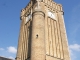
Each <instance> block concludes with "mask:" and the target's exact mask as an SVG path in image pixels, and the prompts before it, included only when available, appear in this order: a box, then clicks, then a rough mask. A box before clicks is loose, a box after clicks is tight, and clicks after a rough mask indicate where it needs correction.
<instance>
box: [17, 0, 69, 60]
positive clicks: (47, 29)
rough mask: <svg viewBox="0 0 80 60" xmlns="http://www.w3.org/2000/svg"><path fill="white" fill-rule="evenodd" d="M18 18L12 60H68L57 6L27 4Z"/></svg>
mask: <svg viewBox="0 0 80 60" xmlns="http://www.w3.org/2000/svg"><path fill="white" fill-rule="evenodd" d="M20 18H21V27H20V34H19V41H18V50H17V57H16V60H70V56H69V51H68V41H67V37H66V30H65V25H64V18H63V9H62V5H61V4H57V3H55V2H54V1H52V0H30V2H29V4H28V5H27V6H26V7H25V8H24V9H22V11H21V16H20Z"/></svg>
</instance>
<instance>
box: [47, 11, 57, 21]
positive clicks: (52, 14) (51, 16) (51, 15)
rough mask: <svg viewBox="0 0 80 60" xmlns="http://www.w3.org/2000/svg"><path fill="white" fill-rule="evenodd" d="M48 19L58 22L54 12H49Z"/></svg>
mask: <svg viewBox="0 0 80 60" xmlns="http://www.w3.org/2000/svg"><path fill="white" fill-rule="evenodd" d="M48 17H50V18H52V19H55V20H56V16H55V13H53V12H51V11H48Z"/></svg>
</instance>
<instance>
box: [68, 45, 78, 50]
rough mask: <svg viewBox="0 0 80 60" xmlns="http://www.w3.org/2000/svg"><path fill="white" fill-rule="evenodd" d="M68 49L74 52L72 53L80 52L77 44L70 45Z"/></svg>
mask: <svg viewBox="0 0 80 60" xmlns="http://www.w3.org/2000/svg"><path fill="white" fill-rule="evenodd" d="M69 48H70V49H71V50H74V51H80V45H79V44H73V45H70V46H69Z"/></svg>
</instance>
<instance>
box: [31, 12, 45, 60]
mask: <svg viewBox="0 0 80 60" xmlns="http://www.w3.org/2000/svg"><path fill="white" fill-rule="evenodd" d="M32 19H33V20H32V39H31V60H45V44H44V43H45V39H44V37H45V36H44V13H43V12H41V11H35V12H33V15H32Z"/></svg>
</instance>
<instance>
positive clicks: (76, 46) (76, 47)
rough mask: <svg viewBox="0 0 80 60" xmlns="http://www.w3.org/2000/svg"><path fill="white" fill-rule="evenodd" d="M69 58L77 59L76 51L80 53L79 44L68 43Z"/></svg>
mask: <svg viewBox="0 0 80 60" xmlns="http://www.w3.org/2000/svg"><path fill="white" fill-rule="evenodd" d="M69 50H70V56H71V60H76V59H77V53H80V45H79V44H76V43H75V44H71V45H69Z"/></svg>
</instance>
